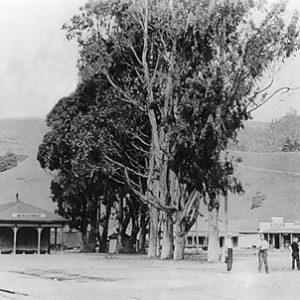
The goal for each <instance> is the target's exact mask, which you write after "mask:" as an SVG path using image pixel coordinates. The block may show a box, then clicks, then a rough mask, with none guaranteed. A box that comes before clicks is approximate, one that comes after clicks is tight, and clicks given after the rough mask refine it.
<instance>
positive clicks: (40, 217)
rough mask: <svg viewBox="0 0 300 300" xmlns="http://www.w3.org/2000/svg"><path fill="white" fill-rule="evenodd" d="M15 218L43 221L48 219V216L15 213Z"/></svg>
mask: <svg viewBox="0 0 300 300" xmlns="http://www.w3.org/2000/svg"><path fill="white" fill-rule="evenodd" d="M12 216H13V218H24V219H43V218H46V214H40V213H13V214H12Z"/></svg>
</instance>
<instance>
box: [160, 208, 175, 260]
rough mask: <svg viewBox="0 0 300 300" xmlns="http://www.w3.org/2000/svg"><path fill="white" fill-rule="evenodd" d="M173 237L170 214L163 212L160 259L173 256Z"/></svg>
mask: <svg viewBox="0 0 300 300" xmlns="http://www.w3.org/2000/svg"><path fill="white" fill-rule="evenodd" d="M173 248H174V238H173V220H172V216H171V215H170V214H167V213H164V227H163V241H162V250H161V256H160V257H161V259H171V258H172V257H173Z"/></svg>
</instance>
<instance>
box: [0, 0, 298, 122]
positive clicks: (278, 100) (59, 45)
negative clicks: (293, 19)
mask: <svg viewBox="0 0 300 300" xmlns="http://www.w3.org/2000/svg"><path fill="white" fill-rule="evenodd" d="M85 2H86V0H0V38H1V43H0V119H3V118H23V117H41V118H44V117H45V116H46V115H47V113H48V112H49V111H50V110H51V109H52V107H53V106H54V105H55V104H56V103H57V101H58V100H59V99H61V98H62V97H64V96H67V95H69V94H70V93H71V92H72V91H74V89H75V87H76V84H77V82H78V75H77V74H78V73H77V69H76V62H77V59H78V48H77V46H76V43H75V42H69V41H67V40H66V38H65V33H64V31H63V30H61V26H62V24H63V23H64V22H67V21H68V20H69V19H70V18H71V17H72V16H73V15H74V14H76V13H78V12H79V7H80V6H82V5H84V4H85ZM290 8H291V9H294V8H297V9H299V11H300V1H299V0H290ZM299 75H300V54H299V55H297V56H296V57H295V58H294V59H293V60H290V61H288V62H287V63H286V65H285V66H284V67H283V68H282V69H281V70H280V71H279V72H278V73H277V75H276V77H275V83H274V87H275V88H276V87H281V86H290V87H300V76H299ZM292 109H295V110H296V111H298V113H300V89H299V90H294V91H293V92H290V93H289V94H285V95H277V96H276V97H274V98H273V99H272V100H271V101H270V102H269V103H267V104H266V105H264V106H262V107H261V108H260V109H258V110H257V111H256V112H255V113H253V117H254V120H257V121H267V122H269V121H271V120H272V119H276V118H279V117H281V116H283V115H284V114H286V113H287V112H289V111H291V110H292Z"/></svg>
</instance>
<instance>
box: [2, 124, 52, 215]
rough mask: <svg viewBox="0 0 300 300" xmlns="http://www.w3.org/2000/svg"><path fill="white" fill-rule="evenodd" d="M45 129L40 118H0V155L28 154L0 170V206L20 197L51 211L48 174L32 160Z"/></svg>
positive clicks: (49, 178)
mask: <svg viewBox="0 0 300 300" xmlns="http://www.w3.org/2000/svg"><path fill="white" fill-rule="evenodd" d="M46 131H47V127H46V124H45V121H44V120H42V119H7V120H0V154H1V155H3V154H5V153H7V152H13V153H15V154H17V155H26V156H28V157H27V158H26V159H25V160H24V161H22V162H20V163H19V164H18V165H17V166H16V167H15V168H13V169H10V170H8V171H5V172H3V173H0V205H1V204H4V203H7V202H12V201H15V197H16V196H15V195H16V193H19V195H20V197H21V200H23V201H24V202H27V203H29V204H32V205H34V206H37V207H40V208H43V209H46V210H50V211H54V209H55V204H54V203H53V202H52V200H51V198H50V189H49V186H50V181H51V175H50V174H47V173H46V172H45V171H43V170H42V169H41V168H40V166H39V163H38V162H37V160H36V155H37V151H38V146H39V144H40V143H41V141H42V138H43V136H44V134H45V133H46Z"/></svg>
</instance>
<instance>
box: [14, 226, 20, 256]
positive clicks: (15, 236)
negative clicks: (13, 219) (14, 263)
mask: <svg viewBox="0 0 300 300" xmlns="http://www.w3.org/2000/svg"><path fill="white" fill-rule="evenodd" d="M18 229H19V228H18V227H17V226H15V227H14V228H13V230H14V246H13V254H16V253H17V232H18Z"/></svg>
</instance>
